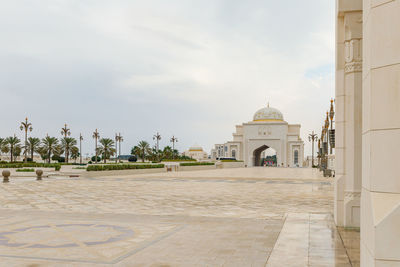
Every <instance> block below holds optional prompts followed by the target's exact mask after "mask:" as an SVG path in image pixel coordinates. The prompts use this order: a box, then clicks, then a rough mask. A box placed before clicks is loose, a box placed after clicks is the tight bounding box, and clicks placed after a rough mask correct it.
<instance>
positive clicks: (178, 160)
mask: <svg viewBox="0 0 400 267" xmlns="http://www.w3.org/2000/svg"><path fill="white" fill-rule="evenodd" d="M162 161H166V162H181V161H190V162H193V161H196V160H195V159H163V160H162Z"/></svg>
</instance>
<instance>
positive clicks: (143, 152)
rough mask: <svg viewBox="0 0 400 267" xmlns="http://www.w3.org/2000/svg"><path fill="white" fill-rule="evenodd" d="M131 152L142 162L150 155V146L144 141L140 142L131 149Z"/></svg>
mask: <svg viewBox="0 0 400 267" xmlns="http://www.w3.org/2000/svg"><path fill="white" fill-rule="evenodd" d="M132 152H133V153H134V154H135V155H137V156H139V157H140V158H141V159H142V162H144V160H145V159H146V156H147V155H148V154H149V153H150V145H149V143H147V142H146V141H140V142H139V144H138V145H137V146H135V147H134V148H133V149H132Z"/></svg>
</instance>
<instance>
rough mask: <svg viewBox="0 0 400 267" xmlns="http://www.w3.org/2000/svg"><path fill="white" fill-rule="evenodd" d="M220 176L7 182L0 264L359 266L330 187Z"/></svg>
mask: <svg viewBox="0 0 400 267" xmlns="http://www.w3.org/2000/svg"><path fill="white" fill-rule="evenodd" d="M262 171H267V170H258V171H257V172H262ZM282 171H284V169H282ZM290 171H291V172H293V170H290ZM214 172H215V173H210V172H208V174H207V175H208V176H210V177H204V178H200V177H198V175H199V174H196V175H197V177H191V178H186V179H185V178H183V177H162V176H161V177H158V178H157V177H146V178H140V177H131V178H124V179H122V178H115V177H114V178H112V177H103V178H90V179H85V178H80V179H70V180H54V179H53V180H52V179H45V180H44V181H42V182H36V181H23V182H11V183H9V184H0V207H1V208H0V266H32V267H33V266H266V265H267V266H352V265H351V264H353V266H357V263H358V262H357V259H358V258H357V257H359V256H357V252H358V254H359V249H358V251H357V241H356V240H357V238H358V233H357V232H355V231H350V230H348V229H347V230H344V229H341V231H340V233H341V235H339V232H338V230H337V229H336V227H335V226H334V224H333V220H332V216H331V211H332V185H331V181H330V180H326V179H323V178H320V179H316V178H315V177H313V178H312V179H304V180H302V179H298V177H302V176H306V175H305V174H304V173H299V175H298V176H296V178H294V179H292V178H290V177H289V178H278V179H275V178H274V179H270V178H268V179H262V178H260V177H254V176H255V175H254V170H252V172H253V174H249V177H247V178H229V177H224V175H226V173H224V172H222V173H220V172H218V170H215V171H214ZM298 172H301V170H300V169H299V170H298ZM277 174H279V173H277V172H276V171H275V173H274V176H276V175H277ZM218 175H220V176H221V177H218ZM240 175H243V171H242V170H241V173H240ZM256 175H257V176H261V175H260V173H256ZM285 175H287V174H285ZM285 175H284V174H282V176H283V177H285ZM290 175H292V174H290ZM192 176H193V174H192ZM205 176H206V175H205ZM211 176H212V177H211ZM343 244H347V250H346V249H345V248H344V246H343ZM349 259H350V260H349Z"/></svg>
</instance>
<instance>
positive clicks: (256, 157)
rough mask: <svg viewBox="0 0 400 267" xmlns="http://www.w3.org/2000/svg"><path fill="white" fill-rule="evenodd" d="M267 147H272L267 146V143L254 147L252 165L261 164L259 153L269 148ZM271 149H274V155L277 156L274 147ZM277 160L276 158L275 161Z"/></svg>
mask: <svg viewBox="0 0 400 267" xmlns="http://www.w3.org/2000/svg"><path fill="white" fill-rule="evenodd" d="M269 148H272V147H269V146H267V145H262V146H260V147H259V148H256V149H255V150H254V151H253V159H254V162H253V166H262V163H261V153H262V152H263V151H265V150H267V149H269ZM272 149H273V150H274V151H275V155H276V156H278V153H277V151H276V149H274V148H272ZM277 162H278V159H277V160H276V163H277Z"/></svg>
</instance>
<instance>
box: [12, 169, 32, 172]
mask: <svg viewBox="0 0 400 267" xmlns="http://www.w3.org/2000/svg"><path fill="white" fill-rule="evenodd" d="M15 171H16V172H35V169H16V170H15Z"/></svg>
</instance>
